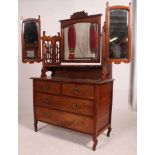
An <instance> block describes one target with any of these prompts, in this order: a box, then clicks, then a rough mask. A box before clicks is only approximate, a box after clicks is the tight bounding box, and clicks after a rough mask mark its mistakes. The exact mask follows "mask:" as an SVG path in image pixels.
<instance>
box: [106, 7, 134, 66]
mask: <svg viewBox="0 0 155 155" xmlns="http://www.w3.org/2000/svg"><path fill="white" fill-rule="evenodd" d="M107 7H108V6H107ZM106 13H107V15H106V17H107V18H106V20H107V21H106V22H107V25H106V32H107V33H106V46H107V47H106V60H107V62H114V63H121V62H126V63H127V62H129V61H130V56H131V50H130V49H131V30H130V9H129V7H125V6H112V7H108V8H107V12H106Z"/></svg>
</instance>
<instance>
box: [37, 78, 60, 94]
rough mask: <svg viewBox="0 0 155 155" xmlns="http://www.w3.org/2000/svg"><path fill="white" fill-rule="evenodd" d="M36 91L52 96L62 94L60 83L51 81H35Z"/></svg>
mask: <svg viewBox="0 0 155 155" xmlns="http://www.w3.org/2000/svg"><path fill="white" fill-rule="evenodd" d="M34 85H35V88H34V89H35V90H36V91H40V92H45V93H51V94H56V95H59V94H60V83H57V82H50V81H35V82H34Z"/></svg>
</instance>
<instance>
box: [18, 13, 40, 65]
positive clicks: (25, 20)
mask: <svg viewBox="0 0 155 155" xmlns="http://www.w3.org/2000/svg"><path fill="white" fill-rule="evenodd" d="M27 21H34V22H37V23H38V52H37V57H38V58H37V59H29V58H25V56H24V54H25V51H24V28H23V26H24V23H25V22H27ZM40 25H41V22H40V16H38V19H36V18H26V19H23V20H22V28H21V41H22V62H23V63H27V62H29V63H34V62H41V61H42V59H41V36H40V35H41V26H40Z"/></svg>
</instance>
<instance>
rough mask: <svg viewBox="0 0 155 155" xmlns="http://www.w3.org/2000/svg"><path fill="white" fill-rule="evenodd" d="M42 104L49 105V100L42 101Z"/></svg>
mask: <svg viewBox="0 0 155 155" xmlns="http://www.w3.org/2000/svg"><path fill="white" fill-rule="evenodd" d="M41 104H49V100H42V101H41Z"/></svg>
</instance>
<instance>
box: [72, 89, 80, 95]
mask: <svg viewBox="0 0 155 155" xmlns="http://www.w3.org/2000/svg"><path fill="white" fill-rule="evenodd" d="M73 92H74V93H75V94H79V93H80V92H81V90H80V89H79V88H74V89H73Z"/></svg>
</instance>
